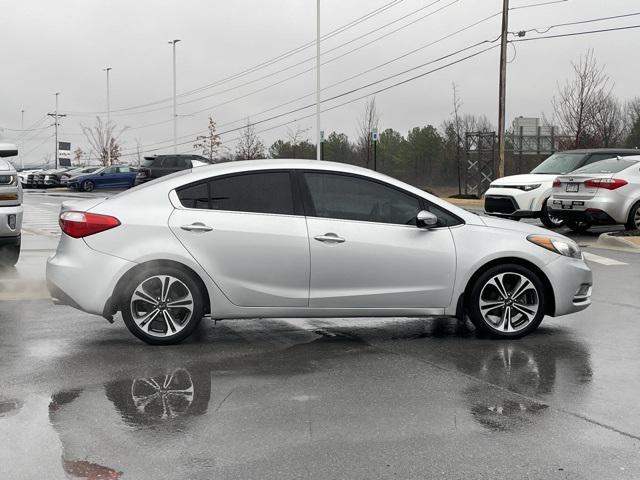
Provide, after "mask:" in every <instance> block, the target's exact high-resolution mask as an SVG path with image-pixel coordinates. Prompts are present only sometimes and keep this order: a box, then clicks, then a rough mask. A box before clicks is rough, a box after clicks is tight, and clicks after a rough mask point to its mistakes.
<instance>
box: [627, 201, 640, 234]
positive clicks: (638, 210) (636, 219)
mask: <svg viewBox="0 0 640 480" xmlns="http://www.w3.org/2000/svg"><path fill="white" fill-rule="evenodd" d="M624 227H625V228H626V229H627V230H640V202H637V203H636V204H635V205H634V206H633V207H631V211H630V212H629V218H628V219H627V223H626V224H625V226H624Z"/></svg>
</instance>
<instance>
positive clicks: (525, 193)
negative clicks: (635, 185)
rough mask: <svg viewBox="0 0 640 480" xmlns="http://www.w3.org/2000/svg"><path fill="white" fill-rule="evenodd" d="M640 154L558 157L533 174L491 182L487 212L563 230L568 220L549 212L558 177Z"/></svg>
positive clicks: (605, 151)
mask: <svg viewBox="0 0 640 480" xmlns="http://www.w3.org/2000/svg"><path fill="white" fill-rule="evenodd" d="M637 154H638V151H637V150H632V149H615V148H596V149H590V150H567V151H564V152H558V153H554V154H553V155H551V156H550V157H549V158H547V159H546V160H545V161H544V162H542V163H541V164H540V165H538V166H537V167H536V168H534V169H533V170H532V171H531V173H528V174H524V175H511V176H508V177H503V178H499V179H497V180H495V181H493V182H491V185H490V188H489V190H487V191H486V192H485V195H484V210H485V212H486V213H487V214H489V215H493V216H498V217H503V218H509V219H512V220H520V219H521V218H539V219H540V221H541V222H542V223H543V224H544V225H545V226H546V227H548V228H558V227H561V226H562V225H564V219H563V218H560V217H556V216H554V215H552V214H550V212H549V210H548V209H547V200H548V199H549V197H551V193H552V190H553V181H554V180H555V179H556V177H557V176H558V175H563V174H565V173H569V172H573V171H574V170H576V169H578V168H581V167H583V166H585V165H590V164H592V163H595V162H599V161H601V160H605V159H607V158H614V157H616V156H628V155H637Z"/></svg>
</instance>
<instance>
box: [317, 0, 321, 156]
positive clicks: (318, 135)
mask: <svg viewBox="0 0 640 480" xmlns="http://www.w3.org/2000/svg"><path fill="white" fill-rule="evenodd" d="M316 139H317V148H316V158H317V160H320V159H321V158H322V152H321V148H322V146H321V145H320V143H321V141H322V140H321V139H320V0H316Z"/></svg>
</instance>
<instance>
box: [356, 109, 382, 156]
mask: <svg viewBox="0 0 640 480" xmlns="http://www.w3.org/2000/svg"><path fill="white" fill-rule="evenodd" d="M379 122H380V116H379V115H378V110H377V108H376V99H375V97H373V98H371V99H369V100H367V102H366V103H365V106H364V114H363V115H362V118H361V119H360V123H359V124H358V137H357V139H356V145H357V147H358V150H359V152H360V154H361V155H362V159H363V160H364V164H365V165H366V166H367V167H368V166H369V163H370V161H371V151H372V145H371V132H372V131H373V129H374V128H375V129H377V128H378V123H379Z"/></svg>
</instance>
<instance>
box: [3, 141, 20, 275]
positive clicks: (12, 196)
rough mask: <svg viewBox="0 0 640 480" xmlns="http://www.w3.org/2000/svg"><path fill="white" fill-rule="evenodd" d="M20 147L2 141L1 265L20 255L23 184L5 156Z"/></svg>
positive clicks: (5, 264) (15, 261) (9, 264)
mask: <svg viewBox="0 0 640 480" xmlns="http://www.w3.org/2000/svg"><path fill="white" fill-rule="evenodd" d="M17 154H18V149H17V148H16V146H15V145H13V144H10V143H0V265H2V266H13V265H15V264H16V263H18V258H19V257H20V244H21V238H22V237H21V229H22V186H21V185H20V181H19V180H18V172H16V169H15V168H14V167H13V165H12V164H11V163H9V162H8V161H7V160H5V158H4V157H13V156H16V155H17Z"/></svg>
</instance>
